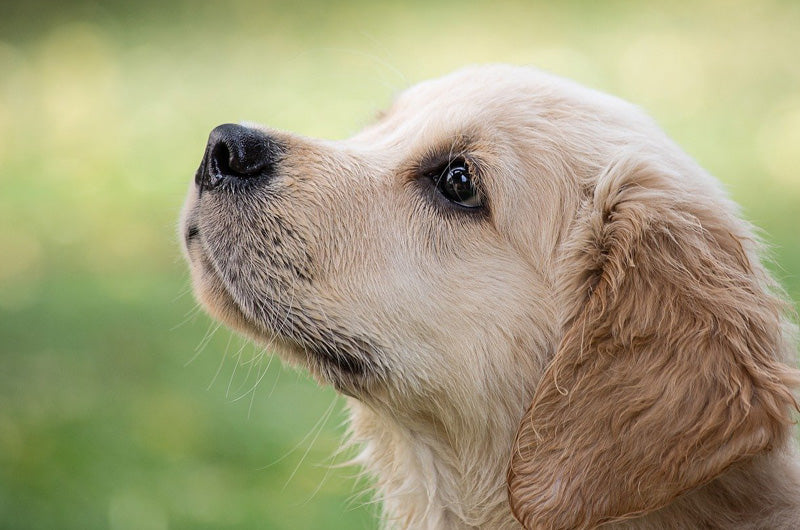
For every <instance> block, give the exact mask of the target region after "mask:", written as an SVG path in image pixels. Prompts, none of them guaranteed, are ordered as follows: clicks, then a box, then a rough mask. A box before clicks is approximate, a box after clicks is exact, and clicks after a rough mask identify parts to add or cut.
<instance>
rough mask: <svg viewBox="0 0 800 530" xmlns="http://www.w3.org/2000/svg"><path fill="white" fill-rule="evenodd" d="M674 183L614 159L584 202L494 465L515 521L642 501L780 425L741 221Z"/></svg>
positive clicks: (589, 522)
mask: <svg viewBox="0 0 800 530" xmlns="http://www.w3.org/2000/svg"><path fill="white" fill-rule="evenodd" d="M680 182H684V183H685V182H686V181H682V180H680V179H678V178H677V175H670V174H668V172H667V171H666V170H664V169H657V166H655V164H651V163H650V162H637V161H636V160H635V159H633V158H630V159H625V160H621V161H619V162H617V163H616V164H614V165H613V166H612V167H610V168H608V170H607V171H606V172H605V174H604V175H603V176H602V178H601V179H600V180H599V184H598V186H597V188H596V189H595V191H594V196H593V198H591V199H588V200H587V204H586V208H585V210H584V212H583V213H584V214H585V215H583V216H582V218H581V219H580V220H579V224H578V225H577V226H576V228H575V232H573V236H572V237H571V241H572V243H571V245H570V246H569V248H568V250H567V251H566V253H565V257H564V260H563V268H564V269H567V273H566V275H567V276H568V277H569V279H568V280H565V281H566V282H567V283H565V285H564V286H563V287H564V289H565V290H566V291H569V292H571V293H573V294H572V299H573V300H574V304H575V305H574V307H572V308H569V309H568V310H567V314H566V315H565V322H566V323H565V326H564V334H563V337H562V340H561V342H560V344H559V347H558V349H557V352H556V354H555V357H554V359H553V361H552V363H551V365H550V366H549V367H548V369H547V370H546V372H545V374H544V376H543V378H542V380H541V382H540V384H539V387H538V388H537V390H536V393H535V395H534V398H533V402H532V404H531V405H530V407H529V409H528V411H527V412H526V414H525V416H524V417H523V420H522V422H521V424H520V427H519V430H518V432H517V437H516V440H515V443H514V448H513V454H512V458H511V464H510V467H509V472H508V487H509V499H510V503H511V507H512V510H513V512H514V515H515V516H516V517H517V519H519V521H520V522H521V523H522V524H523V525H524V526H525V527H526V528H528V529H548V530H550V529H585V528H594V527H596V526H597V525H599V524H602V523H606V522H611V521H618V520H621V519H625V518H629V517H634V516H637V515H641V514H644V513H646V512H649V511H652V510H655V509H658V508H660V507H663V506H665V505H666V504H668V503H669V502H670V501H671V500H672V499H674V498H675V497H677V496H678V495H680V494H681V493H683V492H685V491H687V490H689V489H691V488H694V487H696V486H699V485H702V484H704V483H706V482H709V481H710V480H712V479H713V478H714V477H715V476H717V475H719V474H720V473H721V472H723V471H724V470H725V469H726V468H727V467H728V466H730V465H731V464H733V463H735V462H737V461H741V460H742V459H745V458H747V457H748V456H751V455H755V454H757V453H761V452H764V451H769V450H770V449H771V448H773V447H776V446H778V445H780V443H781V442H782V441H783V440H784V438H785V436H787V432H788V431H789V429H788V428H787V425H788V424H790V423H791V417H790V416H791V409H792V407H793V406H794V407H796V403H795V401H794V398H793V396H792V393H791V391H790V388H789V387H790V386H793V385H796V384H797V380H798V379H797V375H796V374H797V373H796V372H795V371H794V370H792V369H790V368H789V367H787V366H785V365H783V364H781V362H780V360H779V359H780V358H781V357H782V351H785V348H786V345H785V338H784V330H783V329H782V328H783V324H782V323H783V322H784V317H783V311H784V304H783V303H782V302H781V301H780V300H779V299H778V298H776V297H774V296H773V295H771V294H770V288H771V287H770V285H769V280H768V279H767V277H766V275H765V274H764V273H763V270H762V269H761V266H760V264H758V263H752V262H751V261H750V258H749V257H748V253H747V252H746V251H745V250H744V246H743V245H750V244H751V243H750V242H748V241H747V239H746V238H747V237H748V233H747V232H748V230H747V227H746V226H745V225H744V224H743V223H742V222H741V221H737V220H736V219H735V218H734V217H733V216H732V214H730V213H727V212H726V211H723V208H722V207H721V206H719V205H715V204H712V203H711V202H710V201H708V200H707V199H701V198H699V197H701V195H695V196H692V194H691V192H689V191H688V190H687V189H685V187H687V186H688V185H687V184H680ZM682 186H683V188H682ZM704 201H706V202H704ZM570 269H571V270H570Z"/></svg>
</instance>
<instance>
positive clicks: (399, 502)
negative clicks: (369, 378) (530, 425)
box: [349, 400, 521, 530]
mask: <svg viewBox="0 0 800 530" xmlns="http://www.w3.org/2000/svg"><path fill="white" fill-rule="evenodd" d="M349 406H350V412H351V438H350V439H351V442H353V443H354V444H355V445H358V446H359V447H360V448H361V451H360V453H359V455H358V456H357V457H356V459H355V461H354V463H357V464H359V465H361V466H362V467H363V468H364V469H365V470H366V472H367V473H368V474H370V475H371V476H372V477H373V479H374V481H375V486H376V492H377V496H378V500H379V501H381V502H382V505H383V510H384V514H383V515H384V522H385V526H386V527H387V528H396V527H397V528H419V529H431V530H433V529H444V528H453V529H456V528H459V529H460V528H492V529H506V528H508V529H512V528H513V529H519V528H520V526H519V524H518V523H517V522H516V520H515V519H514V517H513V516H512V514H511V512H510V510H509V507H508V497H507V492H506V482H505V473H506V467H507V466H508V452H509V448H510V447H511V444H512V441H513V437H514V433H515V428H516V421H515V420H514V421H512V420H511V416H512V414H513V415H516V416H517V417H518V416H519V415H520V414H521V411H515V412H513V413H511V412H510V411H508V412H503V411H498V413H497V414H495V415H494V416H493V417H492V418H482V420H481V421H480V422H477V421H476V422H475V423H473V424H471V425H470V423H472V422H470V421H469V420H468V419H465V418H461V419H460V420H459V421H458V422H454V423H457V424H458V425H455V424H452V423H451V424H444V423H442V422H441V421H440V420H439V419H434V418H432V417H427V418H426V419H425V420H423V421H420V420H421V419H420V418H419V417H416V418H414V419H413V420H412V419H411V418H402V417H398V416H397V415H396V414H389V413H387V411H384V410H382V409H376V408H374V407H368V406H366V405H364V404H363V403H361V402H358V401H355V400H351V401H350V403H349ZM464 431H468V432H464Z"/></svg>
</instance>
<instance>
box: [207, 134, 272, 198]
mask: <svg viewBox="0 0 800 530" xmlns="http://www.w3.org/2000/svg"><path fill="white" fill-rule="evenodd" d="M279 152H280V148H279V147H278V145H277V144H276V143H275V141H274V140H273V139H271V138H270V137H269V136H267V135H266V134H264V133H263V132H261V131H258V130H255V129H251V128H249V127H244V126H242V125H235V124H230V123H229V124H224V125H220V126H219V127H216V128H215V129H214V130H213V131H211V134H210V135H209V136H208V145H207V147H206V155H205V157H204V160H203V163H202V164H201V166H200V170H199V171H198V175H197V177H196V178H195V181H196V182H197V183H198V185H199V186H200V190H201V192H202V190H203V189H213V188H214V187H216V186H217V185H218V184H219V183H221V182H222V181H224V180H225V179H226V178H235V179H250V178H254V177H269V176H271V174H272V170H273V166H274V165H275V162H276V159H277V156H278V154H279Z"/></svg>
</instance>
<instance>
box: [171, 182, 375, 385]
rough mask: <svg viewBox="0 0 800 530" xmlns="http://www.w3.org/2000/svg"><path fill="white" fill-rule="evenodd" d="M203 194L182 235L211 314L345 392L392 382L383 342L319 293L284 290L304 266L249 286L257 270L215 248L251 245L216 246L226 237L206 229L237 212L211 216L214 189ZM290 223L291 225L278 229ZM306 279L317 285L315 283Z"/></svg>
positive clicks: (196, 194) (198, 289)
mask: <svg viewBox="0 0 800 530" xmlns="http://www.w3.org/2000/svg"><path fill="white" fill-rule="evenodd" d="M195 188H196V189H195V190H194V191H193V194H194V195H193V197H194V201H195V203H194V204H192V205H187V208H186V210H187V211H186V213H185V219H184V221H183V230H182V232H183V234H182V235H183V242H184V250H185V254H186V257H187V260H188V261H189V263H190V266H191V270H192V277H193V284H194V289H195V292H196V294H197V297H198V299H199V300H200V302H201V303H202V304H203V305H204V306H205V307H206V309H207V311H208V312H209V313H210V314H211V316H212V317H214V318H215V319H217V320H220V321H222V322H223V323H225V324H226V325H228V326H229V327H231V328H233V329H234V330H236V331H239V332H241V333H243V334H244V335H246V336H248V337H250V338H252V339H253V340H255V341H256V342H258V343H261V344H263V345H266V346H267V347H268V348H272V349H275V350H276V351H277V352H278V353H280V354H281V356H282V357H283V358H284V359H286V360H288V361H289V362H290V363H292V364H298V365H301V366H304V367H306V368H307V369H308V370H309V371H310V372H311V373H312V375H314V376H315V377H317V378H318V379H320V380H321V381H323V382H326V383H330V384H333V386H334V387H335V388H336V389H337V390H338V391H339V392H341V393H343V394H346V395H350V396H354V397H355V396H363V395H364V394H365V393H366V392H367V390H366V389H367V388H368V387H370V386H372V382H373V381H376V380H385V379H386V370H385V368H384V367H383V365H382V363H381V362H380V359H381V355H380V351H381V350H382V348H381V347H380V346H379V344H378V343H377V341H376V340H374V339H373V338H371V337H368V336H366V335H364V334H358V333H354V332H353V331H352V330H350V329H348V327H347V326H345V325H343V324H341V323H339V322H337V321H336V319H335V318H331V316H330V315H331V313H332V311H330V310H325V309H324V308H322V307H321V306H319V305H318V303H316V304H315V303H314V302H313V300H312V301H310V300H309V299H313V298H314V297H313V296H312V295H308V294H303V293H302V292H300V293H298V289H292V292H291V293H285V292H283V291H286V290H287V289H288V288H289V287H288V285H295V286H296V282H291V281H286V279H285V278H284V279H281V278H280V275H281V274H286V272H287V271H295V272H296V269H297V268H296V267H289V266H284V267H283V268H280V267H279V268H278V269H277V270H276V271H272V272H273V274H275V276H274V277H273V278H272V281H270V282H263V281H262V282H253V283H258V284H259V285H258V287H257V288H253V287H252V286H248V285H246V282H244V281H243V278H244V277H246V274H245V273H243V272H242V271H243V270H245V269H252V268H254V267H256V265H255V264H254V263H249V262H248V261H247V260H243V261H241V262H239V263H238V265H239V269H235V270H233V269H232V267H231V265H230V263H229V262H228V261H226V258H225V257H223V256H219V255H217V254H218V252H216V251H215V250H214V249H215V248H216V249H218V248H228V249H229V250H230V251H241V250H242V247H240V246H239V245H243V244H244V243H242V242H241V241H225V242H222V243H223V244H221V245H217V244H214V243H220V241H215V240H214V239H213V238H215V237H216V238H217V239H220V234H218V233H215V231H214V230H208V227H205V229H204V228H203V220H204V217H210V218H218V217H219V216H220V215H225V209H226V208H232V207H234V206H233V205H225V206H223V203H220V202H218V201H217V202H215V203H214V204H213V210H214V211H210V210H209V211H206V210H207V209H208V207H209V205H206V204H203V202H204V201H205V200H206V194H209V193H214V191H213V190H212V191H211V192H209V190H207V189H206V190H205V191H204V194H203V197H200V195H199V186H196V187H195ZM209 198H210V197H209ZM216 210H221V211H216ZM285 224H286V222H285V221H281V222H279V223H278V225H280V226H283V225H285ZM233 249H236V250H233ZM272 252H273V253H278V254H279V249H275V248H273V249H272ZM274 259H275V262H277V263H283V262H284V260H285V259H286V257H285V256H280V255H278V256H276V257H275V258H274ZM295 280H296V278H295ZM304 280H305V281H306V283H307V282H308V281H309V279H308V278H304ZM264 284H266V285H264ZM305 289H308V288H307V287H304V290H305ZM304 290H301V291H304ZM311 290H312V291H313V289H311ZM289 295H291V296H289Z"/></svg>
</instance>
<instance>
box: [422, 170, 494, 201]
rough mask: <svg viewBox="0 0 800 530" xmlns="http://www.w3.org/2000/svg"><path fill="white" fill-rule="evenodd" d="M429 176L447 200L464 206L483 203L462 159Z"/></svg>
mask: <svg viewBox="0 0 800 530" xmlns="http://www.w3.org/2000/svg"><path fill="white" fill-rule="evenodd" d="M431 178H432V179H433V182H434V184H436V188H437V189H438V190H439V193H441V194H442V195H444V196H445V198H446V199H447V200H448V201H450V202H452V203H455V204H457V205H459V206H463V207H464V208H479V207H480V206H482V205H483V199H482V197H481V194H480V192H479V191H478V189H477V188H476V187H475V183H474V182H473V180H472V176H471V175H470V174H469V168H468V167H467V164H466V162H464V161H463V160H454V161H453V162H450V163H449V164H447V165H446V166H444V167H443V168H442V169H441V170H439V171H435V172H433V173H432V174H431Z"/></svg>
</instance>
